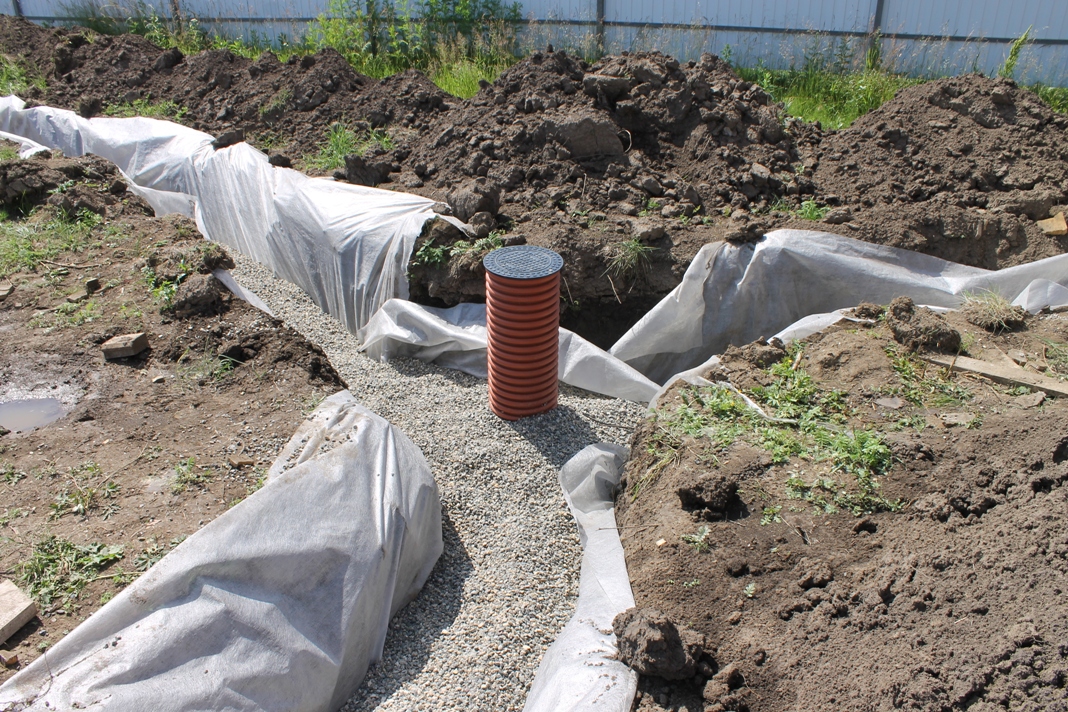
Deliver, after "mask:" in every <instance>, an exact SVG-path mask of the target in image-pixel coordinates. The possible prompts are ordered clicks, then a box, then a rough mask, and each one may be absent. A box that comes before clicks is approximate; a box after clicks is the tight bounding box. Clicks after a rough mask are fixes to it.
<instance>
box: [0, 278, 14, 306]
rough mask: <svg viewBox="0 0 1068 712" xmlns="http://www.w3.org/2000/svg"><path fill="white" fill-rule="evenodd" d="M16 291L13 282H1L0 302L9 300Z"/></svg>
mask: <svg viewBox="0 0 1068 712" xmlns="http://www.w3.org/2000/svg"><path fill="white" fill-rule="evenodd" d="M14 291H15V285H13V284H12V283H11V282H0V302H2V301H4V300H5V299H7V298H8V297H9V296H11V294H12V293H13V292H14Z"/></svg>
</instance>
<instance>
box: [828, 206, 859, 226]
mask: <svg viewBox="0 0 1068 712" xmlns="http://www.w3.org/2000/svg"><path fill="white" fill-rule="evenodd" d="M852 219H853V212H852V211H851V210H850V209H849V208H833V209H832V210H830V211H828V212H827V214H826V215H824V216H823V222H825V223H827V224H828V225H841V224H843V223H847V222H849V221H850V220H852Z"/></svg>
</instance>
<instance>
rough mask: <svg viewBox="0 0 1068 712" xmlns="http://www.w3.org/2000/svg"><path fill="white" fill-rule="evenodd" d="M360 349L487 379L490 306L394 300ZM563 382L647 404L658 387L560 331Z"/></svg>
mask: <svg viewBox="0 0 1068 712" xmlns="http://www.w3.org/2000/svg"><path fill="white" fill-rule="evenodd" d="M359 339H360V349H361V350H363V351H364V352H366V353H367V355H369V356H371V357H372V358H375V359H378V360H380V361H386V360H388V359H390V358H394V357H397V356H411V357H413V358H417V359H419V360H421V361H427V362H434V363H437V364H439V365H441V366H445V367H446V368H454V369H456V370H458V371H463V372H464V373H470V374H471V375H473V376H478V377H480V378H485V377H486V305H484V304H460V305H457V306H455V307H450V308H448V309H437V308H434V307H424V306H421V305H419V304H415V303H414V302H408V301H404V300H400V299H391V300H390V301H388V302H386V303H385V304H384V305H383V307H382V309H380V310H379V311H378V313H377V314H375V315H374V316H373V317H371V320H370V321H369V322H368V323H367V326H365V327H364V328H363V329H361V330H360V332H359ZM559 374H560V380H561V381H563V382H564V383H567V384H568V385H572V386H577V387H579V388H584V389H586V390H588V391H593V392H594V393H601V394H603V395H607V396H612V397H613V398H622V399H624V400H630V401H636V402H638V403H648V402H649V399H650V398H652V397H653V394H655V393H656V390H657V386H656V384H655V383H653V382H652V381H650V380H649V379H648V378H646V377H645V376H643V375H642V374H640V373H638V372H637V371H635V370H634V369H633V368H631V367H630V366H628V365H627V364H625V363H623V362H622V361H620V360H619V359H617V358H614V357H613V356H610V355H609V354H608V353H607V352H605V351H604V350H603V349H599V348H597V347H596V346H594V345H593V344H591V343H590V342H589V341H587V340H586V339H584V338H582V337H581V336H579V335H578V334H575V333H573V332H571V331H568V330H567V329H560V369H559Z"/></svg>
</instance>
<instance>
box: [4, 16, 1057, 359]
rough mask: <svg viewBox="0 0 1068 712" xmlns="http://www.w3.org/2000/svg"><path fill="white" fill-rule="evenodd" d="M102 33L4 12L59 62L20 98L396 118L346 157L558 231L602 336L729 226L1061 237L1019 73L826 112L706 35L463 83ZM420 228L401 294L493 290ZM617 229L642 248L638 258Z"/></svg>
mask: <svg viewBox="0 0 1068 712" xmlns="http://www.w3.org/2000/svg"><path fill="white" fill-rule="evenodd" d="M89 36H90V35H87V34H86V32H84V31H82V30H78V29H70V28H63V29H45V28H41V27H38V26H36V25H32V24H31V23H28V22H26V21H24V20H19V19H14V18H10V17H0V48H2V49H3V51H5V52H6V53H8V54H9V55H12V56H14V57H15V58H16V59H18V61H20V62H21V63H22V64H24V65H25V66H28V67H30V71H31V72H35V73H37V74H38V75H40V76H42V77H44V78H45V79H46V80H47V82H48V86H47V88H46V89H44V90H38V89H31V90H30V93H29V95H28V98H29V99H30V101H31V102H38V103H43V104H49V105H54V106H60V107H65V108H71V109H74V110H79V111H81V112H82V113H83V114H96V113H100V112H101V111H103V110H105V109H106V108H107V107H108V106H112V105H117V104H121V103H123V102H126V103H130V102H133V101H136V100H139V99H142V100H147V101H159V100H163V99H167V100H171V101H174V102H175V103H176V105H177V106H178V107H181V109H182V110H183V114H182V116H181V117H180V120H181V121H182V122H183V123H187V124H189V125H191V126H194V127H196V128H199V129H201V130H204V131H207V132H209V133H212V134H215V135H218V134H221V133H224V132H227V131H232V130H235V129H242V130H243V131H244V132H245V136H246V137H247V138H248V139H249V140H250V141H251V142H252V143H253V144H254V145H257V146H259V147H260V148H262V149H264V150H266V151H267V152H268V153H270V154H272V155H274V154H279V155H281V156H284V159H282V160H283V162H284V161H285V159H288V160H290V161H292V163H293V165H294V166H295V167H297V168H299V169H303V170H307V171H308V172H310V173H313V174H314V173H316V170H315V169H314V168H313V167H312V166H310V165H309V164H307V163H306V162H305V161H304V158H305V157H307V156H312V155H314V154H315V153H316V152H317V150H318V146H319V144H320V143H321V141H322V140H323V137H324V133H325V131H326V129H327V127H328V126H329V125H330V124H331V123H333V122H335V121H343V122H346V123H348V124H349V125H350V126H353V127H354V128H356V129H357V130H365V129H367V128H370V127H376V128H381V129H383V130H385V131H386V132H388V133H389V134H390V136H391V137H392V140H393V143H394V149H393V150H390V151H386V150H384V149H381V148H378V149H375V150H374V151H372V152H371V153H369V154H367V155H365V156H363V157H352V158H351V159H350V161H349V162H348V164H347V165H346V167H345V169H344V170H339V171H337V172H336V175H337V176H338V177H341V178H345V177H347V178H348V179H350V180H353V181H355V182H359V183H364V184H377V185H379V186H380V187H383V188H390V189H396V190H404V191H409V192H413V193H418V194H421V195H425V196H428V197H431V198H434V199H435V200H440V201H443V202H446V203H448V204H449V205H450V206H451V208H452V210H453V212H455V213H456V214H458V215H459V216H460V217H462V218H464V219H465V220H470V221H471V224H472V225H473V226H474V227H475V229H476V231H477V232H478V234H479V236H486V235H488V234H490V233H491V232H492V231H494V230H497V231H499V232H497V233H494V234H495V235H501V236H502V237H503V244H520V243H523V242H529V243H531V244H537V245H541V246H545V247H549V248H551V249H554V250H557V251H558V252H560V253H561V254H562V255H563V256H564V258H565V267H564V273H563V277H564V279H563V284H564V289H563V290H562V292H561V299H562V307H561V308H562V321H563V324H564V325H565V326H567V327H570V328H573V329H575V330H577V331H579V332H580V333H582V334H584V335H586V336H588V337H590V338H592V339H593V340H594V341H596V342H597V343H599V344H601V345H605V346H607V345H610V344H611V343H612V342H614V340H615V339H616V338H617V337H618V336H620V335H621V334H622V332H623V331H625V330H626V329H627V328H629V326H630V325H632V324H633V323H634V322H635V321H636V320H637V319H638V318H639V317H640V316H641V315H642V314H644V313H645V311H647V310H648V308H649V307H651V306H652V305H653V304H655V303H656V302H657V301H658V300H659V299H661V298H662V297H663V296H665V295H666V294H667V293H668V292H669V291H670V290H671V289H672V288H674V287H675V286H676V285H677V284H678V283H679V281H680V279H681V277H682V274H683V272H684V271H685V269H686V267H687V266H688V265H689V262H690V261H691V260H692V259H693V256H694V255H695V254H696V253H697V251H698V250H699V249H700V247H701V246H703V245H704V244H707V243H709V242H713V241H716V240H721V239H727V240H734V241H748V240H755V239H757V238H759V236H761V235H763V234H764V233H765V232H767V231H768V230H771V229H776V228H784V227H793V228H801V229H813V228H815V229H820V230H824V231H829V232H833V233H837V234H841V235H845V236H847V237H854V238H858V239H861V240H866V241H869V242H878V243H881V244H890V245H894V246H898V247H905V248H908V249H913V250H918V251H921V252H926V253H929V254H934V255H937V256H939V257H944V258H946V259H951V260H954V261H959V262H962V263H965V264H970V265H974V266H980V267H985V268H1001V267H1006V266H1010V265H1014V264H1020V263H1023V262H1027V261H1031V260H1034V259H1039V258H1042V257H1047V256H1051V255H1054V254H1059V253H1062V252H1064V251H1065V249H1066V247H1068V237H1053V236H1047V235H1044V234H1042V233H1041V231H1040V230H1039V229H1038V228H1037V227H1036V225H1035V221H1036V220H1038V219H1042V218H1045V217H1048V216H1049V214H1050V213H1051V212H1056V210H1057V209H1059V208H1058V206H1063V205H1065V204H1066V203H1068V187H1066V186H1068V160H1066V158H1068V156H1066V152H1068V149H1066V148H1065V147H1066V146H1068V140H1066V139H1068V136H1066V129H1068V117H1065V116H1063V115H1058V114H1055V113H1053V112H1052V111H1051V110H1050V109H1049V108H1048V107H1047V106H1046V105H1044V104H1042V103H1041V102H1040V101H1039V100H1038V98H1037V97H1036V96H1035V95H1034V94H1032V93H1031V92H1029V91H1027V90H1024V89H1021V88H1019V87H1017V86H1015V85H1014V84H1013V83H1012V82H1011V81H1007V80H992V79H986V78H983V77H980V76H977V75H968V76H963V77H956V78H951V79H943V80H938V81H934V82H930V83H927V84H924V85H921V86H918V87H912V88H909V89H906V90H903V91H902V92H901V93H900V94H899V96H898V97H897V98H895V99H894V100H892V101H890V102H888V103H887V104H885V105H884V106H883V107H881V108H880V109H878V110H876V111H873V112H871V113H870V114H868V115H867V116H865V117H862V118H861V119H860V120H858V121H857V122H856V123H855V124H854V125H853V126H852V127H850V128H849V129H846V130H843V131H839V132H830V131H828V132H823V131H821V130H820V129H819V127H818V126H817V125H812V124H806V123H805V122H803V121H800V120H798V119H793V118H788V117H786V116H785V114H784V112H783V110H782V107H781V106H780V105H777V104H776V103H775V102H774V101H772V100H771V98H770V97H769V96H768V95H767V94H766V93H765V92H764V91H763V90H762V89H761V88H760V87H758V86H754V85H752V84H750V83H749V82H745V81H743V80H741V79H740V78H739V77H738V76H737V75H735V74H734V72H733V71H732V70H731V69H730V67H729V66H728V65H727V64H726V63H724V62H722V61H721V60H719V59H718V58H716V57H714V56H712V55H705V56H703V57H702V58H701V60H700V61H698V62H685V63H680V62H678V61H676V60H674V59H671V58H670V57H667V56H664V55H661V54H657V53H636V54H623V55H621V56H611V57H606V58H604V59H603V60H601V61H600V62H598V63H596V64H594V65H592V66H590V65H588V64H586V63H585V62H583V61H581V60H579V59H576V58H574V57H571V56H569V55H567V54H566V53H564V52H550V51H547V52H539V53H535V54H533V55H532V56H530V57H528V58H527V59H524V60H523V61H521V62H519V63H518V64H517V65H515V66H514V67H512V68H511V69H509V70H508V71H506V72H504V73H503V74H502V75H501V76H500V77H499V78H498V79H497V81H495V82H493V83H492V84H489V83H486V84H484V85H483V88H482V89H481V91H479V93H478V94H476V95H475V96H474V97H472V98H471V99H468V100H460V99H457V98H455V97H451V96H448V95H446V94H444V93H443V92H442V91H441V90H440V89H438V88H437V87H435V86H434V85H433V83H431V82H430V81H429V80H428V79H427V78H426V77H425V76H423V75H422V74H420V73H419V72H416V71H409V72H406V73H404V74H401V75H397V76H394V77H391V78H389V79H385V80H382V81H375V80H372V79H370V78H368V77H364V76H361V75H359V74H357V73H355V72H353V71H352V70H351V68H350V67H349V66H348V65H347V64H346V63H345V62H344V60H343V59H342V57H341V56H340V55H338V54H337V53H336V52H333V51H331V50H327V51H323V52H319V53H317V54H315V55H311V56H308V57H304V58H294V59H291V60H289V61H287V62H286V63H285V64H282V63H280V62H278V61H277V59H276V58H275V57H274V55H272V54H270V53H265V54H264V55H263V56H261V57H260V58H259V59H258V60H256V61H252V60H248V59H245V58H241V57H238V56H235V55H233V54H232V53H230V52H228V51H226V50H212V51H208V52H204V53H201V54H198V55H196V56H191V57H182V56H181V55H180V53H177V52H175V51H173V50H169V51H164V50H162V49H160V48H158V47H155V46H154V45H152V44H151V43H150V42H148V41H147V40H145V39H144V38H141V37H137V36H120V37H103V36H91V37H92V41H89V40H88V39H87V37H89ZM808 200H814V201H816V203H818V204H819V205H820V206H821V207H824V208H827V209H829V211H827V212H825V214H824V215H823V218H822V219H821V220H819V221H810V220H804V219H801V218H800V216H799V214H798V212H797V209H798V208H799V207H800V205H801V203H802V202H803V201H808ZM431 238H433V239H434V240H435V245H436V246H437V247H441V248H446V251H445V255H444V257H443V260H442V262H443V264H435V263H428V262H427V261H425V260H424V261H420V259H419V258H418V256H417V255H413V260H412V264H411V266H410V273H411V276H412V285H411V286H412V290H411V291H412V298H413V299H415V300H417V301H422V302H424V303H429V304H437V305H441V304H455V303H457V302H460V301H472V300H474V301H478V300H481V299H482V298H483V295H484V285H483V271H482V266H481V259H480V257H481V256H482V254H484V250H479V251H475V252H470V251H465V253H464V254H460V252H459V251H458V252H456V253H455V254H454V255H453V256H452V257H451V258H450V257H449V252H448V248H449V247H450V246H451V244H452V243H453V242H454V241H455V240H457V239H461V238H460V236H459V235H457V234H456V233H454V232H450V231H448V230H444V231H442V232H440V233H435V234H430V233H428V234H427V235H426V236H424V238H423V241H426V240H428V239H431ZM468 241H470V238H468ZM636 246H644V247H645V248H646V249H645V250H642V249H641V247H636ZM419 247H422V243H420V244H419ZM483 247H485V245H484V246H483ZM628 249H629V252H630V254H631V256H632V257H633V256H634V255H635V254H637V253H639V252H640V253H641V254H638V256H637V258H636V259H634V260H632V262H633V264H632V265H631V266H629V267H628V266H627V264H626V263H625V260H621V257H625V256H626V254H627V252H628Z"/></svg>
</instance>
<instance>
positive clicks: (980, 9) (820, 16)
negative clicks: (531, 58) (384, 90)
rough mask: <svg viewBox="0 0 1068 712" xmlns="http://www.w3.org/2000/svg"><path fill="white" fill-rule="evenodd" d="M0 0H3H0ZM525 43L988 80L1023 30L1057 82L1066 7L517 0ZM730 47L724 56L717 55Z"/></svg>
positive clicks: (1067, 2) (294, 0)
mask: <svg viewBox="0 0 1068 712" xmlns="http://www.w3.org/2000/svg"><path fill="white" fill-rule="evenodd" d="M0 2H2V0H0ZM9 2H11V9H12V11H13V12H14V13H15V14H22V15H25V16H26V17H28V18H30V19H33V20H35V21H38V22H63V21H64V20H65V19H66V18H68V17H70V15H71V11H70V8H71V6H72V5H75V4H82V3H77V2H71V1H70V0H67V1H64V0H9ZM143 5H144V6H145V7H152V8H154V9H155V11H156V12H158V13H159V14H160V15H162V16H170V15H171V14H172V13H173V12H174V11H175V9H176V8H180V11H181V12H182V13H183V14H184V15H185V16H187V17H197V18H198V19H199V20H200V21H201V23H202V25H204V26H207V27H212V28H215V29H217V30H219V31H221V32H225V33H228V34H231V35H245V36H248V35H250V34H251V33H253V32H255V33H257V34H258V35H259V36H261V37H266V38H274V37H277V36H278V35H279V34H280V33H285V34H286V35H287V36H289V37H296V36H299V35H300V34H301V32H302V30H303V28H304V26H305V25H306V24H307V23H308V22H309V21H311V20H312V19H313V18H315V17H316V16H318V15H319V14H320V13H323V12H325V11H326V7H327V0H266V1H263V2H255V3H251V2H249V3H241V2H230V1H228V0H148V1H147V2H144V3H143ZM522 8H523V14H524V16H525V17H527V18H528V19H529V20H530V24H529V26H528V27H527V28H526V30H525V39H526V41H527V42H528V43H529V44H531V45H532V46H537V45H541V44H545V43H547V42H552V43H553V44H555V45H556V46H558V47H570V48H573V49H577V50H583V51H586V52H588V53H592V52H593V51H596V50H597V49H599V48H603V49H604V51H606V52H609V53H613V52H619V51H621V50H642V49H657V50H660V51H663V52H666V53H668V54H672V55H675V56H676V57H678V58H679V59H683V60H685V59H695V58H697V57H698V56H699V55H700V54H701V53H702V52H715V53H717V54H723V53H724V52H729V53H730V54H731V56H732V57H733V59H734V60H735V61H737V62H740V63H743V64H748V65H752V64H756V63H757V62H763V63H764V64H765V65H766V66H768V67H772V68H784V67H790V66H800V65H802V64H803V63H804V61H805V58H806V56H808V55H811V54H813V53H821V54H822V55H823V56H837V57H838V58H839V59H841V60H842V61H848V60H849V59H850V58H851V57H852V58H853V60H854V61H855V60H857V59H859V58H861V57H862V56H863V54H864V51H865V50H866V48H867V46H868V41H869V37H870V35H871V33H872V32H873V31H874V30H879V31H880V32H881V33H882V35H883V36H884V40H883V44H882V54H883V58H884V61H885V62H887V63H888V64H889V65H890V66H892V67H893V68H894V69H896V70H898V71H906V72H911V73H915V74H955V73H959V72H965V71H981V72H986V73H993V72H995V71H996V70H997V68H998V67H999V66H1000V65H1001V64H1002V62H1004V61H1005V57H1006V56H1007V54H1008V51H1009V44H1010V43H1011V42H1012V41H1013V40H1014V39H1015V38H1017V37H1019V36H1020V35H1022V34H1023V33H1024V32H1025V31H1027V30H1028V28H1030V29H1031V37H1032V42H1031V43H1030V44H1028V45H1027V47H1026V48H1025V50H1024V52H1023V53H1022V55H1021V58H1020V62H1019V64H1018V65H1017V78H1018V79H1019V80H1021V81H1024V82H1034V81H1042V82H1045V83H1047V84H1053V85H1058V86H1065V85H1068V0H524V1H523V2H522ZM728 47H729V49H728Z"/></svg>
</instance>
